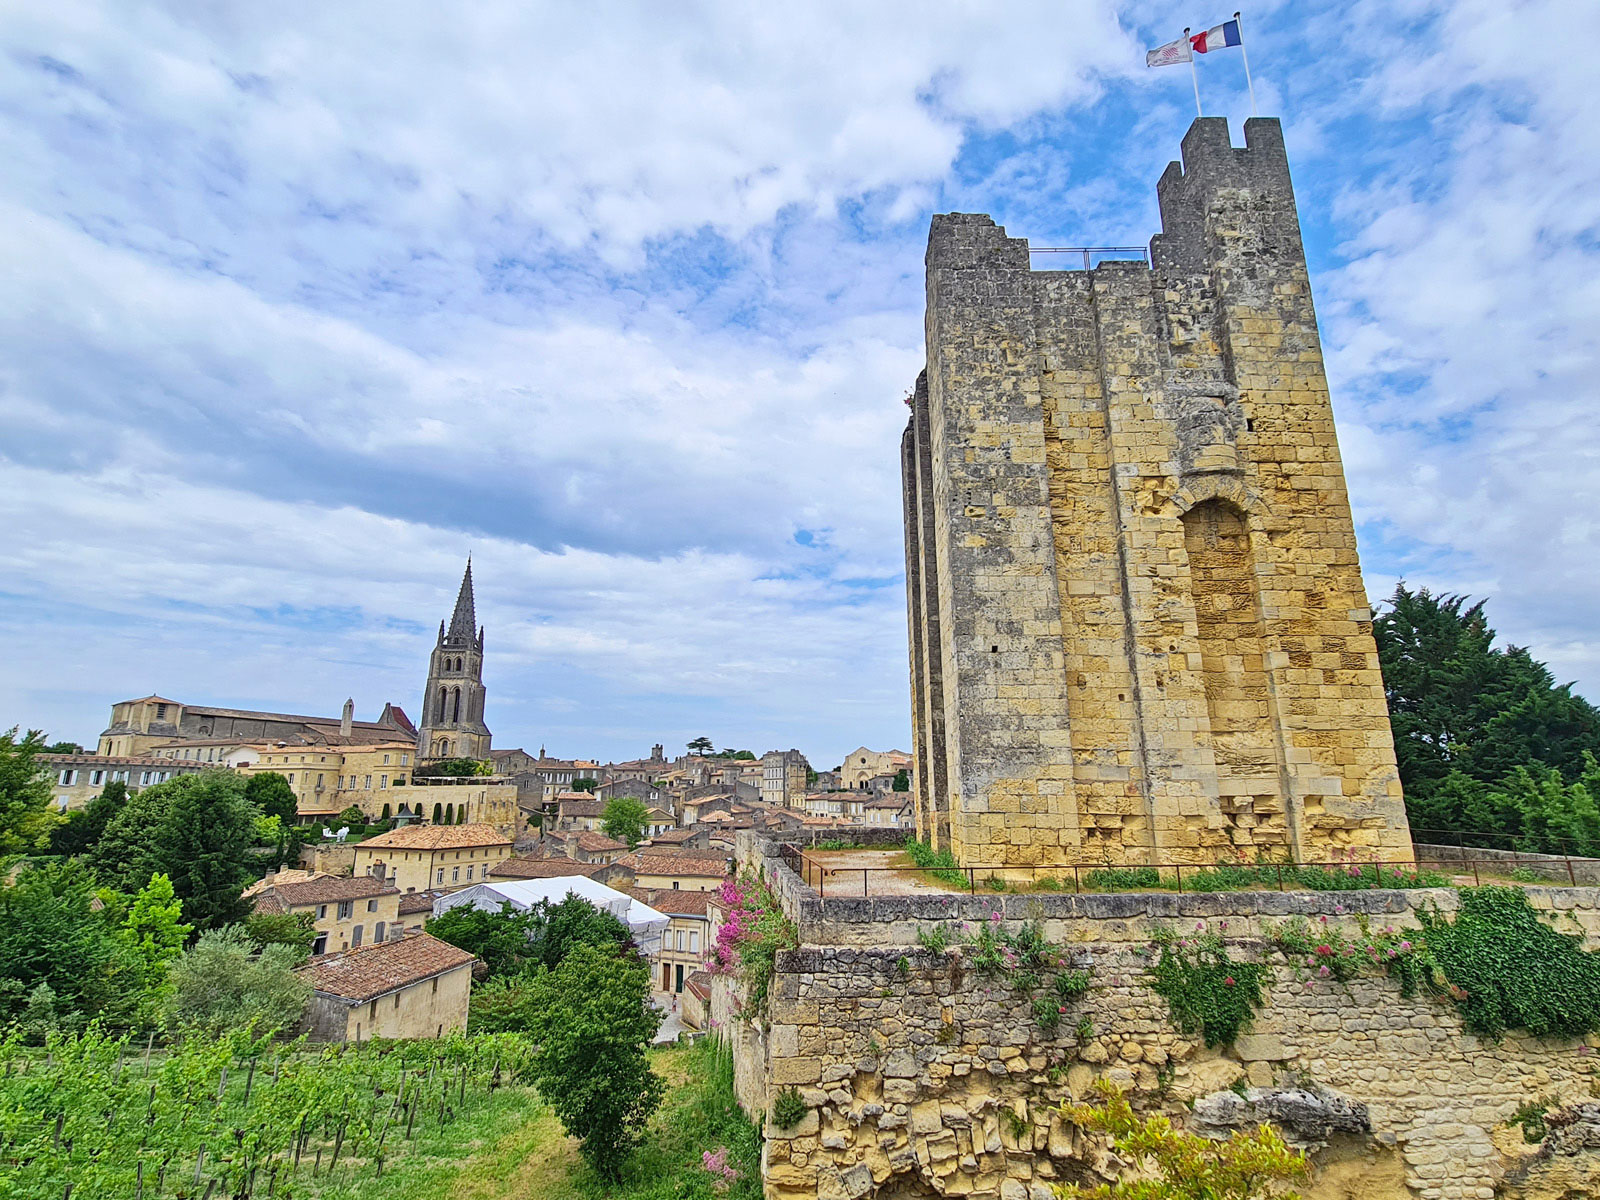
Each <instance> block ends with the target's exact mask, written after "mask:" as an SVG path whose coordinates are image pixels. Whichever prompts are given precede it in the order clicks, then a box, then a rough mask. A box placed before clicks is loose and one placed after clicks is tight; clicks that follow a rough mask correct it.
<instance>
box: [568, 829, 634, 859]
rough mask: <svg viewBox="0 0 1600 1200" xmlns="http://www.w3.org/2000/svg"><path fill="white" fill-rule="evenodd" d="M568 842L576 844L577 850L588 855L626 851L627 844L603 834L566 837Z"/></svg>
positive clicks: (577, 834) (581, 834) (582, 834)
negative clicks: (609, 851) (610, 851)
mask: <svg viewBox="0 0 1600 1200" xmlns="http://www.w3.org/2000/svg"><path fill="white" fill-rule="evenodd" d="M568 840H569V841H573V842H576V843H577V844H578V849H580V850H583V851H585V852H586V853H589V854H598V853H603V852H604V851H607V850H626V849H627V848H628V843H627V842H619V841H618V840H617V839H616V838H614V837H607V836H606V835H605V834H603V833H576V834H571V835H569V837H568Z"/></svg>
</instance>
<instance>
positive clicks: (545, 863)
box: [489, 854, 601, 879]
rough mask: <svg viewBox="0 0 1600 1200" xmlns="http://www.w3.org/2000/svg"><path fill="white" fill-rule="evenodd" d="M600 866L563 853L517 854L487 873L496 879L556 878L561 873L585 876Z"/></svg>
mask: <svg viewBox="0 0 1600 1200" xmlns="http://www.w3.org/2000/svg"><path fill="white" fill-rule="evenodd" d="M600 867H601V864H600V863H585V862H579V861H577V859H573V858H568V857H567V856H566V855H564V854H560V855H555V856H553V857H551V858H536V857H534V856H533V855H531V854H519V855H517V857H516V858H508V859H506V860H505V862H503V863H501V864H500V865H499V866H497V867H495V868H494V869H493V870H491V871H490V872H489V874H490V875H492V876H493V877H494V878H496V879H556V878H559V877H560V876H562V875H584V876H587V875H588V874H589V873H590V872H592V871H598V870H599V869H600Z"/></svg>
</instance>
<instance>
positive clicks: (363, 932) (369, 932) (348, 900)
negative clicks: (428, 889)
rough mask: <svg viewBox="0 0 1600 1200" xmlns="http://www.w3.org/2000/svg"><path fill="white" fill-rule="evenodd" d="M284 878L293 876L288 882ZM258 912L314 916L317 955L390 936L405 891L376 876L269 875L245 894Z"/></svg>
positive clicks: (313, 952)
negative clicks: (401, 892)
mask: <svg viewBox="0 0 1600 1200" xmlns="http://www.w3.org/2000/svg"><path fill="white" fill-rule="evenodd" d="M284 876H292V877H294V878H289V879H285V878H284ZM245 896H246V897H247V898H248V899H249V900H250V901H251V903H252V904H253V905H254V909H255V911H256V912H258V913H288V914H290V915H294V916H298V915H300V914H305V915H308V916H310V917H311V923H312V928H314V929H315V930H316V931H317V936H316V940H315V941H314V942H312V944H311V953H312V954H327V953H330V952H337V951H339V950H353V949H355V948H357V947H359V946H362V945H366V944H369V943H371V942H381V941H383V940H384V939H385V938H387V937H388V936H389V935H390V933H391V932H392V931H393V930H394V929H395V927H396V926H397V925H398V923H399V917H400V911H399V901H400V889H399V888H397V887H395V886H394V885H393V884H392V883H390V882H389V881H388V880H387V879H379V878H377V877H375V876H372V875H320V874H313V875H311V876H310V877H309V878H307V877H306V873H305V872H303V871H286V872H282V873H281V874H280V875H277V876H273V875H269V876H268V877H267V878H266V879H264V880H262V881H261V882H260V883H258V884H255V885H254V886H253V887H251V888H249V889H248V890H247V891H246V892H245Z"/></svg>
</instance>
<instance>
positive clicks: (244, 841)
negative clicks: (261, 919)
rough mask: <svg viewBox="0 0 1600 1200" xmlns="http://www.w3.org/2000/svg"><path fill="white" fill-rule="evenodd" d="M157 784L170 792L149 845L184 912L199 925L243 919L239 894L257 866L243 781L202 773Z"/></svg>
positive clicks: (208, 926)
mask: <svg viewBox="0 0 1600 1200" xmlns="http://www.w3.org/2000/svg"><path fill="white" fill-rule="evenodd" d="M157 786H158V787H167V788H171V789H172V791H171V792H170V794H169V797H168V800H167V804H166V811H165V812H164V813H163V814H162V816H161V820H160V822H159V823H158V824H157V825H156V828H155V834H154V837H153V839H152V841H153V846H152V849H153V852H154V856H155V859H156V862H157V864H158V869H159V870H162V871H164V872H166V873H167V874H168V875H170V876H171V878H172V886H173V888H174V890H175V891H176V892H177V894H178V897H179V899H181V900H182V901H183V911H184V914H185V915H186V916H187V917H189V919H190V920H192V921H193V922H194V923H195V925H196V926H197V927H198V928H200V929H216V928H218V927H220V926H223V925H228V924H231V923H232V922H234V921H242V920H243V919H244V917H245V915H246V913H248V912H249V905H248V904H247V903H246V902H245V900H244V899H243V898H242V897H241V896H240V894H239V893H240V892H241V891H242V890H243V888H244V885H245V883H246V882H247V881H248V880H249V879H250V877H251V876H252V874H254V873H255V871H256V869H257V868H258V867H259V865H260V861H259V859H258V858H257V856H256V855H255V853H254V850H253V847H254V845H255V818H256V810H255V808H254V807H252V806H251V804H250V802H249V801H248V800H246V799H245V796H244V782H243V780H241V779H240V778H239V777H238V776H237V775H234V774H233V773H232V772H230V771H202V772H200V773H199V774H197V775H185V776H182V777H181V778H178V779H173V780H169V781H168V782H167V783H163V784H158V785H157ZM152 790H154V789H152Z"/></svg>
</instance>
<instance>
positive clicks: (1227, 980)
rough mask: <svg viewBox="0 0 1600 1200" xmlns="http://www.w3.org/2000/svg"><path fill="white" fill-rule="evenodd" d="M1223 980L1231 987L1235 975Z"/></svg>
mask: <svg viewBox="0 0 1600 1200" xmlns="http://www.w3.org/2000/svg"><path fill="white" fill-rule="evenodd" d="M1222 982H1223V983H1225V984H1227V985H1228V986H1229V987H1232V986H1233V976H1232V975H1229V976H1228V977H1227V978H1225V979H1224V980H1223V981H1222ZM1061 1011H1062V1012H1066V1011H1067V1010H1066V1009H1064V1008H1063V1009H1062V1010H1061Z"/></svg>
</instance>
